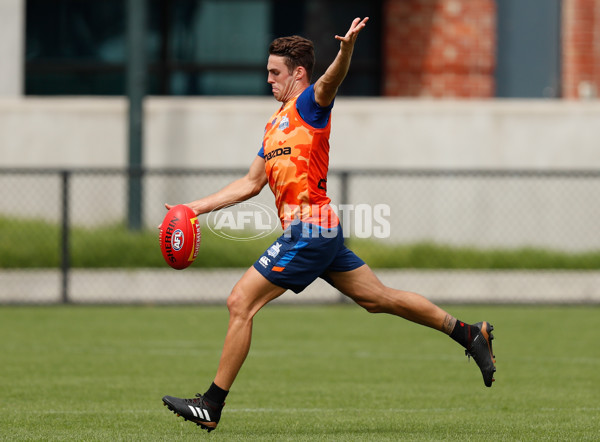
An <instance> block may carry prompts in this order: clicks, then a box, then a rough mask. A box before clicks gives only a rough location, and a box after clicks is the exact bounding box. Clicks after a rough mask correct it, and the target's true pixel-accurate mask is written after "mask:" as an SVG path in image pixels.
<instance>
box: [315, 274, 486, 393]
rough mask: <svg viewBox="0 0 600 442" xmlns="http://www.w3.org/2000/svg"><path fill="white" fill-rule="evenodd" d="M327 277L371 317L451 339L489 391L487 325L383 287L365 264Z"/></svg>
mask: <svg viewBox="0 0 600 442" xmlns="http://www.w3.org/2000/svg"><path fill="white" fill-rule="evenodd" d="M327 276H328V277H329V278H330V279H331V281H332V283H333V285H334V286H335V287H336V288H337V289H338V290H340V291H341V292H342V293H343V294H344V295H346V296H348V297H349V298H351V299H352V300H354V301H355V302H356V303H357V304H359V305H360V306H362V307H363V308H365V309H366V310H367V311H369V312H371V313H389V314H393V315H396V316H400V317H402V318H404V319H407V320H409V321H412V322H415V323H417V324H421V325H425V326H427V327H431V328H434V329H436V330H439V331H441V332H443V333H446V334H447V335H449V336H450V337H452V338H453V339H454V340H455V341H457V342H458V343H460V344H461V345H462V346H463V347H465V349H466V352H465V353H466V354H467V355H468V356H472V357H473V359H474V360H475V362H477V365H478V366H479V368H480V370H481V374H482V375H483V380H484V383H485V385H486V386H487V387H491V385H492V382H493V381H494V379H493V376H494V373H495V371H496V367H495V365H494V363H495V362H496V361H495V356H494V354H493V350H492V339H493V338H494V337H493V335H492V333H491V332H492V330H493V329H494V327H493V326H492V325H491V324H489V323H488V322H479V323H477V324H474V325H469V324H465V323H464V322H459V321H457V319H456V318H455V317H453V316H452V315H450V314H449V313H448V312H446V311H444V310H443V309H441V308H440V307H438V306H437V305H435V304H433V303H432V302H431V301H429V300H428V299H427V298H425V297H424V296H421V295H419V294H417V293H413V292H407V291H404V290H397V289H394V288H391V287H387V286H385V285H384V284H383V283H382V282H381V281H380V280H379V278H377V276H376V275H375V273H373V271H372V270H371V269H370V268H369V266H368V265H366V264H365V265H363V266H361V267H359V268H357V269H355V270H351V271H349V272H329V273H328V274H327Z"/></svg>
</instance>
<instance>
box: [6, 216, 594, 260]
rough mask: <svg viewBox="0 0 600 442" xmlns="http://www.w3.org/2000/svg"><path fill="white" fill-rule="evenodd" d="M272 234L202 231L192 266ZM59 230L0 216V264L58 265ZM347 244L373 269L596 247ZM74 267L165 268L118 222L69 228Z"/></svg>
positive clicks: (546, 256)
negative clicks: (235, 237) (242, 236)
mask: <svg viewBox="0 0 600 442" xmlns="http://www.w3.org/2000/svg"><path fill="white" fill-rule="evenodd" d="M276 236H277V235H272V236H269V237H266V238H261V239H258V240H252V241H231V240H227V239H223V238H221V237H218V236H217V235H215V234H214V233H212V232H211V231H210V230H209V229H207V228H204V229H203V230H202V245H201V247H200V254H199V256H198V259H197V260H196V262H195V263H194V268H202V267H248V266H250V265H251V264H252V263H253V262H254V261H255V260H256V258H257V257H258V256H259V255H260V254H261V253H262V252H263V251H264V250H265V249H266V248H267V247H268V246H269V244H271V242H273V240H274V239H275V238H276ZM60 241H61V238H60V229H59V226H57V225H56V224H52V223H48V222H44V221H39V220H20V219H7V218H0V267H2V268H32V267H33V268H49V267H58V266H60ZM348 244H349V246H350V247H351V248H352V249H353V250H354V251H355V252H356V253H357V254H358V255H359V256H360V257H361V258H363V259H364V260H365V261H366V262H367V263H368V264H369V265H370V266H371V267H375V268H419V269H569V270H572V269H586V270H598V269H600V251H593V252H587V253H566V252H561V251H555V250H543V249H535V248H518V249H479V248H474V247H453V246H448V245H443V244H434V243H427V242H421V243H415V244H387V243H385V242H381V241H372V240H359V239H350V240H349V241H348ZM71 266H72V267H75V268H110V267H124V268H132V267H158V268H160V267H165V266H166V264H165V262H164V261H163V258H162V255H161V253H160V248H159V245H158V229H156V230H154V229H152V230H144V231H141V232H131V231H129V230H127V228H126V227H124V226H120V225H117V226H106V227H99V228H82V227H75V228H73V229H72V231H71Z"/></svg>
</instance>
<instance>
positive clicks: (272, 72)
mask: <svg viewBox="0 0 600 442" xmlns="http://www.w3.org/2000/svg"><path fill="white" fill-rule="evenodd" d="M267 71H268V72H269V75H268V78H267V83H269V84H270V85H271V91H272V92H273V96H274V97H275V99H276V100H277V101H281V102H282V103H285V102H287V101H289V100H290V99H291V98H292V97H293V96H294V95H295V88H296V86H297V81H296V77H295V75H294V74H295V72H294V71H292V72H291V73H290V71H289V70H288V67H287V65H286V64H285V57H281V56H279V55H269V60H268V61H267ZM296 74H297V73H296Z"/></svg>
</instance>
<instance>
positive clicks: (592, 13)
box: [562, 0, 600, 98]
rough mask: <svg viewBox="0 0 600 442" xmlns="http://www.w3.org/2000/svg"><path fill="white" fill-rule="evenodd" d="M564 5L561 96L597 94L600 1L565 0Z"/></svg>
mask: <svg viewBox="0 0 600 442" xmlns="http://www.w3.org/2000/svg"><path fill="white" fill-rule="evenodd" d="M562 8H563V10H562V47H563V53H562V62H563V64H562V95H563V97H564V98H595V97H598V95H599V93H600V0H563V3H562Z"/></svg>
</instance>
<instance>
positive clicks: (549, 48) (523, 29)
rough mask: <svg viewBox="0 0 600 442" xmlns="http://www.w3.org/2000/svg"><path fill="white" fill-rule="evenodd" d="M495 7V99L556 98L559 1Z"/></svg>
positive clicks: (506, 2) (515, 1)
mask: <svg viewBox="0 0 600 442" xmlns="http://www.w3.org/2000/svg"><path fill="white" fill-rule="evenodd" d="M497 4H498V55H497V66H496V96H497V97H516V98H542V97H545V98H557V97H560V96H561V90H560V55H561V54H560V17H561V15H560V8H561V2H560V0H528V1H522V0H498V3H497Z"/></svg>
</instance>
